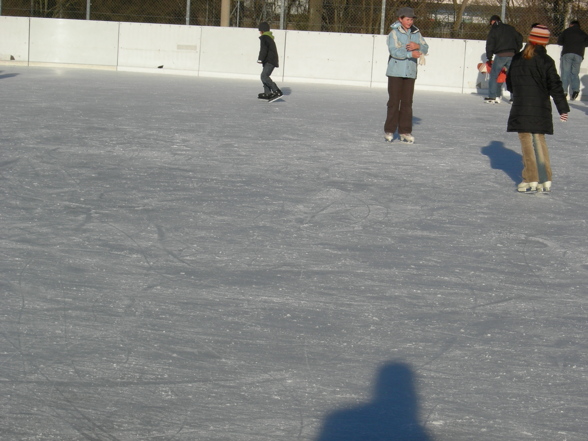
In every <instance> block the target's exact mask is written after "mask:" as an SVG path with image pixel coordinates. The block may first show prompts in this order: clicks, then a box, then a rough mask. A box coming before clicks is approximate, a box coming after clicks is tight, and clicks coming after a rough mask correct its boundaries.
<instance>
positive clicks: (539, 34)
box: [529, 24, 551, 46]
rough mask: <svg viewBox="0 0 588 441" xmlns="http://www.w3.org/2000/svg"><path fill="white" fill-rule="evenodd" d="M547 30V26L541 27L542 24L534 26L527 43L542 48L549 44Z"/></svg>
mask: <svg viewBox="0 0 588 441" xmlns="http://www.w3.org/2000/svg"><path fill="white" fill-rule="evenodd" d="M550 35H551V34H550V32H549V29H547V26H543V25H542V24H536V25H534V26H533V28H532V29H531V33H530V34H529V43H533V44H540V45H542V46H546V45H547V44H548V43H549V36H550Z"/></svg>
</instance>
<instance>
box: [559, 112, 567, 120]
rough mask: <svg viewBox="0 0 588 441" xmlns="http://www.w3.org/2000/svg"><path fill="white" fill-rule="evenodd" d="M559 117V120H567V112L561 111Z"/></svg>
mask: <svg viewBox="0 0 588 441" xmlns="http://www.w3.org/2000/svg"><path fill="white" fill-rule="evenodd" d="M559 119H560V121H561V122H567V120H568V114H567V113H562V114H561V115H559Z"/></svg>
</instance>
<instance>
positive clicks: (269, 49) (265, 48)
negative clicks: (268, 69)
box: [257, 31, 279, 67]
mask: <svg viewBox="0 0 588 441" xmlns="http://www.w3.org/2000/svg"><path fill="white" fill-rule="evenodd" d="M257 61H258V62H260V63H261V64H263V65H264V66H265V64H266V63H269V64H271V65H272V66H274V67H279V58H278V49H277V48H276V43H275V41H274V35H273V34H272V32H271V31H267V32H264V33H263V34H262V35H260V36H259V55H258V56H257Z"/></svg>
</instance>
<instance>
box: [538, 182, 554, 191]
mask: <svg viewBox="0 0 588 441" xmlns="http://www.w3.org/2000/svg"><path fill="white" fill-rule="evenodd" d="M550 191H551V181H545V182H541V183H540V184H537V192H539V193H549V192H550Z"/></svg>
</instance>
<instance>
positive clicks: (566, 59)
mask: <svg viewBox="0 0 588 441" xmlns="http://www.w3.org/2000/svg"><path fill="white" fill-rule="evenodd" d="M557 44H559V45H560V46H562V49H561V60H560V65H559V73H560V74H561V80H562V82H563V89H564V93H565V94H566V96H567V95H568V92H569V89H570V86H572V93H571V95H570V97H571V99H572V101H574V100H575V99H576V98H578V95H579V94H580V65H581V64H582V60H583V59H584V49H585V48H586V46H588V34H586V32H584V31H583V30H582V29H581V28H580V23H579V22H578V21H576V20H574V21H572V22H570V26H569V27H568V28H567V29H566V30H565V31H563V32H562V33H561V34H560V35H559V37H558V39H557Z"/></svg>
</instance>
